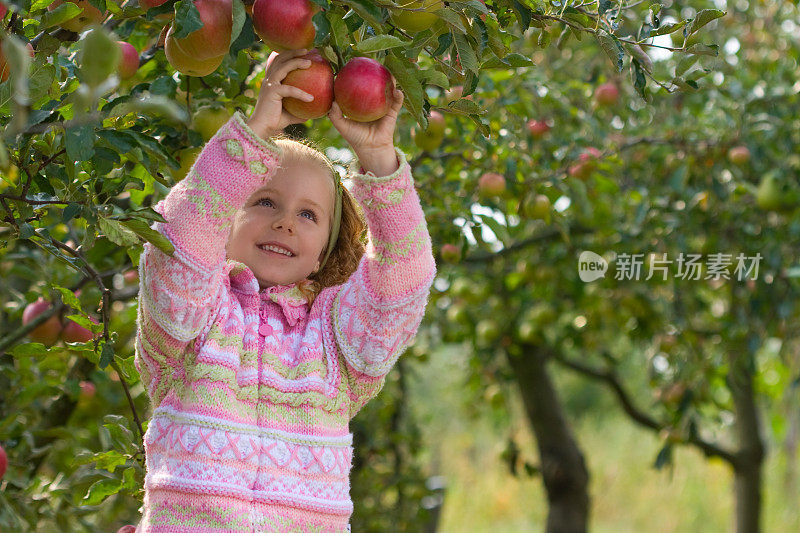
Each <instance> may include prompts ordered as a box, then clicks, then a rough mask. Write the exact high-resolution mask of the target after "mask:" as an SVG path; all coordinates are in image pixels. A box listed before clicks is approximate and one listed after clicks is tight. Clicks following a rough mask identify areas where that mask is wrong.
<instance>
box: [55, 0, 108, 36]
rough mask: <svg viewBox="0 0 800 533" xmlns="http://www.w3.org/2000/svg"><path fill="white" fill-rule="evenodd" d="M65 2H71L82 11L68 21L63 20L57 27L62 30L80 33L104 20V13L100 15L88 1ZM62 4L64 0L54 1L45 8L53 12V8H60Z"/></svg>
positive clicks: (68, 0) (73, 0) (74, 0)
mask: <svg viewBox="0 0 800 533" xmlns="http://www.w3.org/2000/svg"><path fill="white" fill-rule="evenodd" d="M66 1H67V2H72V3H73V4H75V5H76V6H78V7H79V8H81V9H83V12H82V13H79V14H78V15H76V16H74V17H73V18H71V19H69V20H65V21H64V22H62V23H60V24H59V26H61V27H62V28H64V29H65V30H69V31H74V32H75V33H80V32H82V31H83V30H84V29H85V28H86V27H87V26H89V25H90V24H100V23H101V22H103V20H105V18H106V15H107V14H108V12H106V13H101V12H100V10H99V9H97V8H96V7H94V6H93V5H92V4H91V3H89V0H66ZM63 3H64V0H55V1H54V2H53V3H51V4H50V5H48V6H47V10H48V11H53V10H54V9H55V8H57V7H58V6H60V5H61V4H63Z"/></svg>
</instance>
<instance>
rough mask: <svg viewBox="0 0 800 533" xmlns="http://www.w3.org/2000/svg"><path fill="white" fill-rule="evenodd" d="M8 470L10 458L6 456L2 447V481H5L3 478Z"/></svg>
mask: <svg viewBox="0 0 800 533" xmlns="http://www.w3.org/2000/svg"><path fill="white" fill-rule="evenodd" d="M7 468H8V456H7V455H6V451H5V449H4V448H3V447H2V446H0V479H3V476H5V475H6V469H7Z"/></svg>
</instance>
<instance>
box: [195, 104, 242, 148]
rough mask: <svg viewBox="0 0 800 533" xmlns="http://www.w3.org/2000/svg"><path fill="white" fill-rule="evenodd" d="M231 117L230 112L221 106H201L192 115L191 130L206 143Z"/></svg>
mask: <svg viewBox="0 0 800 533" xmlns="http://www.w3.org/2000/svg"><path fill="white" fill-rule="evenodd" d="M231 116H232V113H231V112H230V110H228V109H227V108H226V107H224V106H222V105H214V104H208V105H203V106H200V107H198V108H197V110H196V111H195V112H194V114H192V129H194V130H195V131H198V132H199V133H200V135H201V136H202V137H203V140H204V141H206V142H208V140H209V139H211V137H213V136H214V134H215V133H217V130H219V129H220V128H221V127H222V126H223V125H224V124H225V123H226V122H228V120H230V118H231Z"/></svg>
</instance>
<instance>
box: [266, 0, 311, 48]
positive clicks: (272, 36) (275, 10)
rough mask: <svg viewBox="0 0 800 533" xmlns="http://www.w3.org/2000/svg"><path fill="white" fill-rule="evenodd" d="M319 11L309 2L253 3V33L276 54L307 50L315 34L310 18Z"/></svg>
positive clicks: (278, 1) (278, 0)
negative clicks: (276, 52)
mask: <svg viewBox="0 0 800 533" xmlns="http://www.w3.org/2000/svg"><path fill="white" fill-rule="evenodd" d="M318 10H319V8H318V7H317V6H316V5H315V4H313V3H312V2H310V1H309V0H255V2H253V29H254V30H255V32H256V35H258V36H259V37H260V38H261V40H262V41H264V42H265V43H266V44H267V45H268V46H269V47H270V48H272V49H273V50H276V51H278V52H283V51H286V50H299V49H301V48H305V49H307V50H308V49H310V48H311V47H312V46H314V37H315V35H316V31H315V30H314V24H313V23H312V22H311V18H312V17H313V16H314V15H315V14H316V13H317V11H318Z"/></svg>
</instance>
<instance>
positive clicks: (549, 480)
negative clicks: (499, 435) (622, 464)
mask: <svg viewBox="0 0 800 533" xmlns="http://www.w3.org/2000/svg"><path fill="white" fill-rule="evenodd" d="M524 348H525V350H526V351H525V352H523V353H522V354H521V355H515V354H513V353H509V352H508V351H506V352H505V354H506V358H507V360H508V362H509V364H510V365H511V368H512V369H513V370H514V374H515V376H516V379H517V383H518V385H519V390H520V393H521V394H522V401H523V404H524V406H525V411H526V413H527V415H528V420H529V422H530V424H531V428H532V429H533V433H534V436H535V437H536V442H537V444H538V447H539V456H540V462H541V472H542V479H543V481H544V486H545V490H546V491H547V500H548V503H549V506H550V508H549V510H548V516H547V528H546V532H547V533H581V532H585V531H587V528H588V522H589V494H588V485H589V472H588V471H587V469H586V464H585V462H584V459H583V455H582V453H581V451H580V449H579V448H578V445H577V443H576V441H575V439H574V437H573V435H572V432H571V431H570V428H569V425H568V423H567V420H566V418H565V416H564V412H563V410H562V409H561V402H560V400H559V397H558V393H557V392H556V390H555V387H554V386H553V383H552V381H551V379H550V376H549V374H548V373H547V369H546V367H545V363H546V357H545V356H544V354H543V353H542V352H541V351H540V350H537V349H536V347H535V346H525V347H524Z"/></svg>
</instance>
